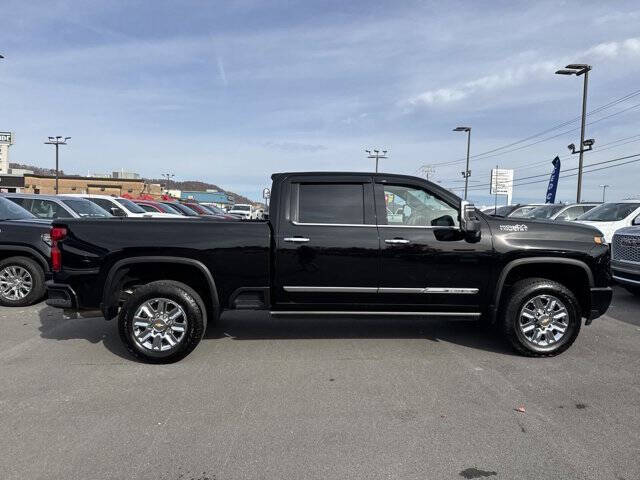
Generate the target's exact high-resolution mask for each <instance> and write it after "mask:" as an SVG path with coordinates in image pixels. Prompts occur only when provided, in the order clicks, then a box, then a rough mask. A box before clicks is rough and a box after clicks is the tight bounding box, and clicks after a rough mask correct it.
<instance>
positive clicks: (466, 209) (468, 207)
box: [460, 200, 481, 241]
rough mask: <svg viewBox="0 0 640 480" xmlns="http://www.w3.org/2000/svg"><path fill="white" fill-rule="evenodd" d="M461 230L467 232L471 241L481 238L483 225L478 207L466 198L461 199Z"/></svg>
mask: <svg viewBox="0 0 640 480" xmlns="http://www.w3.org/2000/svg"><path fill="white" fill-rule="evenodd" d="M460 230H461V231H462V232H464V233H465V234H466V237H467V239H468V240H470V241H478V240H479V239H480V231H481V226H480V220H479V219H478V216H477V212H476V207H475V206H474V205H473V203H470V202H468V201H466V200H461V201H460Z"/></svg>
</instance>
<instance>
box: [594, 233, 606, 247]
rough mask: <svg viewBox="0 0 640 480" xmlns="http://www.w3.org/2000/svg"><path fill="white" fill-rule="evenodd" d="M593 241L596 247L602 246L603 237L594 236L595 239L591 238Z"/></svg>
mask: <svg viewBox="0 0 640 480" xmlns="http://www.w3.org/2000/svg"><path fill="white" fill-rule="evenodd" d="M593 241H594V242H596V244H598V245H604V243H605V242H604V237H603V236H602V235H596V236H595V237H593Z"/></svg>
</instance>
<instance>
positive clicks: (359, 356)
mask: <svg viewBox="0 0 640 480" xmlns="http://www.w3.org/2000/svg"><path fill="white" fill-rule="evenodd" d="M0 322H2V325H3V327H4V328H3V335H1V336H0V412H2V413H1V415H2V422H0V429H1V430H2V431H1V432H0V433H1V435H0V452H2V453H1V454H0V455H1V459H0V465H1V467H0V468H1V470H2V472H3V473H2V478H7V479H8V478H16V479H17V478H20V479H25V478H29V479H38V478H42V479H57V478H60V479H62V478H65V479H88V478H90V479H102V478H105V479H106V478H118V479H121V478H140V479H167V480H174V479H190V478H195V479H205V478H208V479H214V478H215V479H246V478H269V479H270V478H273V479H282V478H290V479H302V478H305V479H306V478H322V479H329V478H341V479H342V478H367V479H369V478H397V479H414V478H415V479H425V478H427V479H430V478H434V479H435V478H437V479H446V478H496V479H498V478H523V479H525V478H532V479H533V478H535V479H539V478H564V479H566V478H581V479H583V478H593V479H602V478H615V479H622V478H625V479H632V478H638V477H640V462H638V459H637V452H638V451H639V450H640V434H639V433H638V432H640V412H639V410H640V401H639V400H638V399H639V398H640V395H639V393H640V374H639V373H638V372H639V371H640V368H639V367H640V300H638V299H637V298H635V297H632V296H631V295H630V294H628V293H627V292H626V291H624V290H622V289H618V288H617V289H616V293H615V297H614V303H613V306H612V307H611V309H610V310H609V312H608V315H607V316H605V317H603V318H601V319H598V320H596V321H594V324H593V325H592V326H590V327H588V328H583V330H582V332H581V334H580V337H579V338H578V340H577V341H576V343H575V345H574V346H573V348H571V349H570V350H568V351H567V352H565V353H563V354H562V355H561V356H559V357H556V358H550V359H529V358H523V357H519V356H515V355H513V354H512V353H511V351H510V350H509V349H508V348H507V347H506V346H505V344H504V343H503V342H502V341H501V339H500V338H499V337H498V336H497V334H496V333H495V332H491V331H488V332H487V331H483V330H482V329H480V328H478V327H477V326H475V325H473V324H471V323H467V322H451V323H447V322H445V321H440V320H437V321H433V320H424V319H406V318H404V319H380V318H377V319H363V318H340V319H326V318H317V319H303V318H299V319H289V318H287V319H271V320H270V319H268V318H266V317H265V316H260V315H258V314H256V313H243V314H240V313H234V314H226V315H225V316H223V318H222V320H221V321H220V323H219V324H218V325H217V326H215V327H212V328H210V329H209V331H208V332H207V336H206V337H207V338H206V339H205V340H204V341H203V342H202V344H201V346H200V347H199V348H198V349H197V350H196V351H195V352H194V353H193V354H191V355H190V356H189V357H187V358H186V359H184V360H183V361H182V362H180V363H177V364H173V365H146V364H141V363H137V362H135V361H133V360H132V359H131V358H130V357H129V356H128V354H127V353H126V351H125V349H124V347H123V346H122V344H121V342H120V340H119V338H118V333H117V328H116V324H115V322H105V321H104V320H103V319H98V318H96V319H84V320H62V319H61V314H60V312H59V311H57V310H54V309H51V308H48V307H46V306H45V305H44V304H39V305H36V306H33V307H29V308H15V309H10V308H2V309H0ZM521 406H523V407H524V409H525V412H524V413H521V412H519V411H517V410H516V409H517V408H518V407H521ZM494 472H495V474H494Z"/></svg>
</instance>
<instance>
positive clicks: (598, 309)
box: [587, 287, 613, 325]
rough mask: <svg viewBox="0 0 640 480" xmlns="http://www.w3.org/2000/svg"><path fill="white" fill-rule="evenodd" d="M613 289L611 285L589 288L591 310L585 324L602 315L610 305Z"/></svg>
mask: <svg viewBox="0 0 640 480" xmlns="http://www.w3.org/2000/svg"><path fill="white" fill-rule="evenodd" d="M612 297H613V289H612V288H611V287H599V288H592V289H591V312H590V313H589V316H587V325H589V324H590V323H591V322H592V321H593V320H594V319H596V318H598V317H600V316H602V315H604V313H605V312H606V311H607V309H608V308H609V305H611V298H612Z"/></svg>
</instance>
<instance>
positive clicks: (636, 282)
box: [611, 275, 640, 285]
mask: <svg viewBox="0 0 640 480" xmlns="http://www.w3.org/2000/svg"><path fill="white" fill-rule="evenodd" d="M611 278H613V279H614V280H618V281H619V282H622V283H624V282H628V283H633V284H636V285H640V282H639V281H638V280H631V279H630V278H624V277H619V276H618V275H611Z"/></svg>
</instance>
